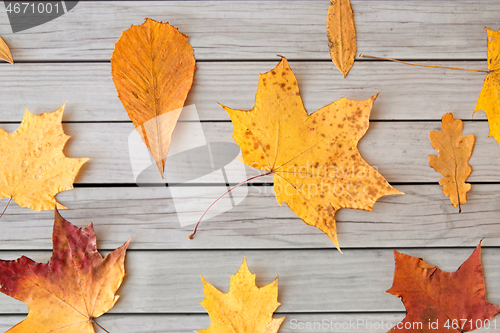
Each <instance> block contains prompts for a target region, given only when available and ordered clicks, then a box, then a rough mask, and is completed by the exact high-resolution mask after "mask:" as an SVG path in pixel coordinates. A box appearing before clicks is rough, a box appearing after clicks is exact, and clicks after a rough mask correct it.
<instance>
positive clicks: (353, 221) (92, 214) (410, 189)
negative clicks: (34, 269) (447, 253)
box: [0, 184, 500, 250]
mask: <svg viewBox="0 0 500 333" xmlns="http://www.w3.org/2000/svg"><path fill="white" fill-rule="evenodd" d="M397 188H398V189H399V190H401V191H403V192H405V193H406V195H398V196H388V197H384V198H381V199H380V200H379V201H378V202H377V203H376V204H375V206H374V211H373V212H366V211H360V210H352V209H342V210H340V211H339V212H338V213H337V221H338V230H339V241H340V245H341V246H342V248H344V249H349V248H353V247H354V248H365V247H366V248H397V247H454V246H455V247H461V246H470V247H473V246H475V245H477V242H478V240H479V239H481V238H483V237H486V239H485V240H484V244H483V245H484V246H500V228H499V225H500V222H499V221H498V218H497V217H498V214H499V212H500V185H498V184H491V185H473V186H472V190H471V192H470V194H469V202H468V203H467V204H465V205H463V207H462V208H463V212H462V213H461V214H458V208H454V207H452V206H451V205H450V203H449V199H448V198H447V197H446V196H444V194H443V193H442V191H441V188H440V186H439V185H437V184H436V185H423V186H422V185H405V186H397ZM205 189H206V188H203V190H205ZM208 189H210V190H211V191H212V194H211V195H212V197H209V196H208V195H206V196H203V195H201V194H200V188H199V187H192V188H190V193H192V195H191V196H188V197H184V198H179V197H176V198H175V201H174V200H173V199H172V194H171V192H170V191H169V189H168V188H164V187H163V188H162V187H155V188H152V187H149V188H145V187H135V188H106V187H103V188H77V189H74V190H72V191H67V192H62V193H61V194H59V195H58V199H59V200H60V201H61V202H62V203H63V204H64V205H66V206H67V207H68V208H69V209H68V210H62V211H60V213H61V214H62V216H64V217H65V218H66V219H68V220H69V221H71V222H72V223H74V224H75V225H78V226H80V227H84V226H86V225H87V224H88V223H90V222H93V224H94V228H95V231H96V234H97V240H98V245H99V248H102V249H109V250H111V249H114V248H116V247H118V246H120V245H121V244H123V242H124V240H126V239H128V238H129V237H133V242H132V243H130V246H129V248H131V249H134V250H166V249H172V250H174V249H176V250H180V249H185V250H192V249H214V248H216V249H228V250H229V249H259V248H261V249H265V248H267V249H301V248H302V249H303V248H328V249H329V248H332V247H333V245H332V244H331V242H330V241H329V239H328V237H326V236H325V235H324V234H323V233H321V232H320V231H318V230H316V229H315V228H313V227H310V226H307V225H306V224H304V223H303V222H302V221H301V220H300V219H299V218H298V217H297V216H296V215H295V214H294V213H293V212H292V211H291V210H290V209H289V208H288V207H286V205H283V206H282V207H280V206H279V205H278V203H277V201H276V198H275V195H274V192H273V189H272V187H271V186H264V187H254V186H252V187H249V188H248V196H247V197H246V198H244V200H243V201H242V202H241V203H240V204H239V205H237V206H236V207H234V208H232V209H230V210H227V211H225V210H219V209H218V207H217V206H215V207H213V209H212V210H213V211H217V212H219V213H221V214H220V215H218V216H216V217H213V218H211V219H209V220H206V221H203V222H202V223H201V225H200V230H199V233H198V234H197V235H196V238H195V239H194V240H192V241H190V240H188V239H187V236H188V235H189V234H190V233H191V231H192V228H193V226H194V225H193V224H194V223H195V222H196V221H197V220H198V218H199V217H200V216H201V214H202V213H203V211H204V210H205V208H206V207H208V205H209V203H210V202H211V201H212V200H213V199H214V198H215V197H217V196H218V195H219V194H221V193H223V191H224V190H225V187H223V186H213V187H208ZM6 201H7V200H2V201H0V206H2V205H4V204H5V203H6ZM192 202H196V203H197V204H196V205H193V204H190V203H192ZM178 214H184V215H186V214H187V215H188V216H191V217H192V219H191V224H190V225H185V226H184V227H182V226H181V225H180V223H179V216H178ZM53 221H54V213H53V212H50V211H45V212H40V213H36V212H33V211H31V210H29V209H25V208H21V207H19V206H17V205H11V206H10V207H9V209H8V210H7V212H6V213H5V216H4V217H3V218H2V220H1V221H0V225H1V227H2V233H0V250H17V249H18V250H23V249H31V250H49V249H51V248H52V239H51V234H52V226H53ZM27 240H29V242H27Z"/></svg>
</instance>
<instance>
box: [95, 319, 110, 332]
mask: <svg viewBox="0 0 500 333" xmlns="http://www.w3.org/2000/svg"><path fill="white" fill-rule="evenodd" d="M92 322H93V323H94V324H96V325H97V326H99V328H100V329H102V330H103V331H104V332H106V333H109V331H108V330H107V329H105V328H104V327H102V326H101V325H99V323H98V322H97V321H95V319H92Z"/></svg>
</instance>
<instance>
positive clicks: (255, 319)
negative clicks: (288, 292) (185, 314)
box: [196, 259, 285, 333]
mask: <svg viewBox="0 0 500 333" xmlns="http://www.w3.org/2000/svg"><path fill="white" fill-rule="evenodd" d="M201 280H202V281H203V292H204V293H205V299H204V300H203V302H201V303H200V304H201V305H203V307H204V308H205V309H206V310H207V312H208V314H209V315H210V327H209V328H206V329H204V330H201V331H196V332H198V333H234V332H242V333H243V332H252V333H276V332H278V330H279V328H280V326H281V323H283V320H285V317H282V318H278V319H274V318H273V313H274V311H276V309H277V308H278V306H280V303H278V278H276V280H274V281H273V282H271V283H270V284H268V285H266V286H264V287H262V288H258V287H257V286H256V285H255V274H252V273H250V271H249V270H248V266H247V261H246V259H244V260H243V263H242V264H241V267H240V268H239V269H238V272H236V274H235V275H233V276H231V285H230V286H229V291H228V292H227V293H225V294H224V293H222V292H220V291H219V290H218V289H217V288H215V287H214V286H212V285H211V284H210V283H208V282H207V281H206V280H205V279H204V278H203V276H202V277H201Z"/></svg>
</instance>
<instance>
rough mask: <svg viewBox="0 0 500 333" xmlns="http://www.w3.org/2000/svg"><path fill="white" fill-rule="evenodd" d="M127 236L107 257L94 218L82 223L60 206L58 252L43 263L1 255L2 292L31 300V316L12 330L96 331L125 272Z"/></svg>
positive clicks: (54, 238) (55, 245)
mask: <svg viewBox="0 0 500 333" xmlns="http://www.w3.org/2000/svg"><path fill="white" fill-rule="evenodd" d="M129 241H130V240H128V241H127V242H126V243H125V244H123V245H122V246H121V247H119V248H118V249H116V250H114V251H113V252H111V253H110V254H108V255H107V256H106V258H103V257H102V256H101V254H100V253H99V252H98V251H97V245H96V236H95V233H94V229H93V227H92V223H91V224H90V225H89V226H88V227H86V228H83V229H82V228H77V227H75V226H74V225H73V224H71V223H70V222H68V221H66V220H65V219H64V218H62V217H61V215H59V212H58V211H57V209H56V210H55V221H54V232H53V235H52V242H53V253H52V257H51V258H50V260H49V262H48V263H46V264H39V263H36V262H34V261H33V260H31V259H29V258H26V257H24V256H22V257H21V258H19V259H17V260H8V261H6V260H0V286H1V288H0V291H1V292H2V293H4V294H6V295H8V296H11V297H13V298H15V299H17V300H20V301H22V302H24V303H26V304H27V305H28V308H29V313H28V316H27V317H26V319H24V320H23V321H22V322H20V323H19V324H17V325H16V326H14V327H12V328H11V329H10V330H8V331H7V332H8V333H26V332H36V333H50V332H64V333H94V332H95V330H94V325H93V324H94V320H95V318H98V317H100V316H101V315H102V314H104V313H105V312H107V311H109V310H110V309H111V308H112V307H113V306H114V305H115V303H116V301H117V300H118V298H119V296H117V295H115V293H116V291H117V290H118V288H119V287H120V285H121V283H122V281H123V277H124V276H125V267H124V261H125V251H126V249H127V246H128V243H129Z"/></svg>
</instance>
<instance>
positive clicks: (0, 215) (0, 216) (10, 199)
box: [0, 197, 12, 218]
mask: <svg viewBox="0 0 500 333" xmlns="http://www.w3.org/2000/svg"><path fill="white" fill-rule="evenodd" d="M11 201H12V197H10V198H9V201H8V202H7V206H5V208H4V209H3V212H2V214H0V218H2V216H3V214H4V213H5V211H6V210H7V207H9V204H10V202H11Z"/></svg>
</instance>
